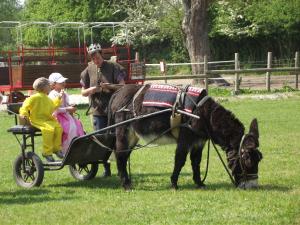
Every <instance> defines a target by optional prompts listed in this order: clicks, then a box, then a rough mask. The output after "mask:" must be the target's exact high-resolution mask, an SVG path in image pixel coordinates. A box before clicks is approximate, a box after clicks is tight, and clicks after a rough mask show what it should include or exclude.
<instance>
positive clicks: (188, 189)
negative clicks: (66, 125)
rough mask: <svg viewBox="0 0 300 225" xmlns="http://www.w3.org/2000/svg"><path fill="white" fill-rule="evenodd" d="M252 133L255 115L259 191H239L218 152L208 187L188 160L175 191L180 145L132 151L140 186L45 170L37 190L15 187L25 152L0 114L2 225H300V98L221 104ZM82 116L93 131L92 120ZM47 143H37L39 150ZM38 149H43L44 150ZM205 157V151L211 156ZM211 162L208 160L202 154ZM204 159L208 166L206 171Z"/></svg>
mask: <svg viewBox="0 0 300 225" xmlns="http://www.w3.org/2000/svg"><path fill="white" fill-rule="evenodd" d="M222 104H223V105H224V106H225V107H226V108H228V109H230V110H232V112H234V114H235V115H236V116H237V117H238V118H240V120H241V121H242V122H243V123H244V124H245V126H246V129H248V127H249V124H250V122H251V119H252V118H253V117H257V119H258V121H259V128H260V149H261V151H262V152H263V155H264V158H263V160H262V162H261V164H260V174H259V176H260V180H259V182H260V185H261V186H260V188H259V189H258V190H250V191H244V190H237V189H235V188H234V187H233V185H232V184H231V183H230V180H229V178H228V176H227V175H226V173H225V171H224V169H223V167H222V165H221V163H220V161H219V160H218V159H217V156H216V154H215V152H214V151H212V153H211V162H210V168H209V174H208V178H207V180H206V185H207V188H206V189H204V190H198V189H195V186H194V185H193V182H192V177H191V167H190V161H189V160H187V163H186V165H185V167H184V168H183V170H182V173H181V176H180V178H179V185H180V189H179V190H178V191H173V190H171V189H170V182H169V177H170V174H171V171H172V167H173V158H174V147H175V146H174V145H168V146H160V147H156V148H147V149H144V150H141V151H137V152H134V153H133V154H132V158H131V171H132V180H133V185H134V189H133V191H131V192H125V191H123V190H122V189H121V188H120V182H119V179H118V178H117V176H116V175H115V174H116V167H115V163H113V164H112V166H113V168H112V170H113V176H112V177H111V178H107V179H103V178H101V177H100V174H101V172H102V167H100V171H99V175H97V177H96V178H95V179H94V180H92V181H85V182H79V181H76V180H74V179H73V178H72V177H71V176H70V174H69V172H68V169H67V168H64V169H63V170H61V171H56V172H46V173H45V178H44V181H43V184H42V186H41V187H39V188H33V189H30V190H26V189H24V188H19V187H17V186H16V184H15V182H14V180H13V177H12V165H13V161H14V159H15V157H16V156H17V155H18V154H19V152H20V150H19V147H18V145H17V142H16V141H15V140H14V137H13V136H12V135H11V134H8V133H7V132H6V129H7V128H8V127H10V126H11V125H12V124H13V118H12V117H8V116H7V115H6V114H5V113H4V112H0V122H1V124H2V126H1V137H2V139H1V145H0V152H1V163H0V177H1V180H0V184H1V185H0V224H1V225H2V224H5V225H6V224H300V165H299V160H300V144H299V140H300V128H299V127H300V100H299V98H291V99H286V100H278V101H270V100H237V101H227V102H224V103H222ZM84 111H85V107H84V106H81V108H80V114H81V119H82V120H83V122H84V125H85V127H86V128H87V130H88V131H91V126H90V123H89V119H88V118H87V117H85V116H84V115H83V114H84ZM40 144H41V140H40V139H39V138H37V147H38V149H39V148H40ZM38 152H40V150H38ZM205 152H206V151H205ZM203 158H204V159H205V156H204V157H203ZM204 165H205V160H203V165H202V168H204Z"/></svg>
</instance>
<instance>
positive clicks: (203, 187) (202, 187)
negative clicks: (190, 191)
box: [197, 183, 206, 189]
mask: <svg viewBox="0 0 300 225" xmlns="http://www.w3.org/2000/svg"><path fill="white" fill-rule="evenodd" d="M205 188H206V185H205V184H204V183H200V184H197V189H205Z"/></svg>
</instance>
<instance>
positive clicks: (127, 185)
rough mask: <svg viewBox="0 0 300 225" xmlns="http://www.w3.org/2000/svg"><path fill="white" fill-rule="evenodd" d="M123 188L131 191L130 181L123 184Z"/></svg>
mask: <svg viewBox="0 0 300 225" xmlns="http://www.w3.org/2000/svg"><path fill="white" fill-rule="evenodd" d="M123 188H124V190H125V191H131V189H132V186H131V183H128V184H123Z"/></svg>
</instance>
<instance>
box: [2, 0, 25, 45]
mask: <svg viewBox="0 0 300 225" xmlns="http://www.w3.org/2000/svg"><path fill="white" fill-rule="evenodd" d="M20 9H21V6H20V5H19V2H18V0H1V1H0V12H1V13H0V21H14V20H18V16H19V11H20ZM2 25H4V26H7V25H8V24H2ZM13 32H14V30H13V29H10V30H9V29H0V46H1V49H2V50H3V49H6V48H11V45H13V42H12V39H13V38H12V34H13Z"/></svg>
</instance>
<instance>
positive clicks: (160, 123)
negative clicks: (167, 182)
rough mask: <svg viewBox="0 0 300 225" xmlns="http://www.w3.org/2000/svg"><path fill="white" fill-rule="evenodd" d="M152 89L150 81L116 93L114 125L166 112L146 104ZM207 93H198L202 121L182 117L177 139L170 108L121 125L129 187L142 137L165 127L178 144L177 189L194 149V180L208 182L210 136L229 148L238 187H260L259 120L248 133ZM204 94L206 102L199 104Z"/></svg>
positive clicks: (119, 152) (121, 168)
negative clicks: (204, 176) (205, 161)
mask: <svg viewBox="0 0 300 225" xmlns="http://www.w3.org/2000/svg"><path fill="white" fill-rule="evenodd" d="M149 88H150V85H145V86H142V85H133V84H128V85H125V86H124V87H123V88H121V89H119V90H118V91H117V92H116V93H114V95H113V96H112V98H111V101H110V105H109V118H110V119H109V120H110V123H120V122H123V121H126V120H128V119H132V118H134V117H136V116H141V115H146V114H149V113H153V112H158V111H162V109H161V108H159V107H151V106H145V105H143V100H144V97H145V94H146V93H147V92H148V91H149ZM206 95H207V94H206V91H203V92H202V93H201V94H200V95H199V97H198V99H197V100H196V102H195V103H196V104H195V105H194V108H193V110H192V114H193V115H196V116H198V117H200V119H199V118H193V117H190V116H187V115H182V119H181V123H180V126H179V135H178V137H175V136H176V135H174V134H173V133H172V132H171V128H170V127H171V122H170V117H171V116H172V112H171V111H168V112H163V113H161V114H159V115H155V116H153V117H147V118H144V119H139V120H135V121H133V122H131V123H129V124H125V125H122V126H118V127H117V128H116V130H115V132H116V145H115V153H116V159H117V168H118V174H119V175H120V178H121V183H122V186H123V187H124V188H125V189H130V188H131V180H130V178H129V176H128V172H127V168H126V166H127V160H128V157H129V156H130V154H131V149H132V148H133V147H134V146H135V145H136V144H137V142H138V140H139V138H144V139H146V140H147V139H148V140H151V139H153V137H157V136H159V135H161V134H162V133H163V131H166V132H165V133H163V136H164V139H166V140H170V141H173V142H174V141H175V142H177V148H176V154H175V162H174V169H173V173H172V175H171V186H172V188H174V189H178V184H177V183H178V177H179V174H180V171H181V169H182V167H183V166H184V164H185V161H186V157H187V154H188V153H190V160H191V165H192V170H193V181H194V182H195V184H196V185H197V187H199V188H202V187H203V186H204V184H203V183H202V182H201V177H200V162H201V158H202V150H203V147H204V145H205V143H206V141H207V140H208V139H211V140H212V141H213V143H215V144H218V145H219V146H220V147H221V148H222V149H223V150H224V151H225V152H226V156H227V162H228V167H229V168H230V169H231V173H232V176H233V178H234V181H235V185H236V186H237V187H243V188H254V187H258V182H257V180H258V164H259V162H260V160H261V159H262V153H261V152H260V151H259V150H258V147H259V140H258V139H259V132H258V124H257V120H256V119H253V121H252V122H251V125H250V129H249V132H248V133H247V134H245V128H244V126H243V124H242V123H241V122H240V121H239V120H238V119H237V118H236V117H235V116H234V115H233V114H232V113H231V112H230V111H229V110H226V109H225V108H224V107H223V106H221V105H220V104H219V103H217V102H215V101H214V100H213V99H212V98H210V97H205V96H206ZM204 97H205V98H207V100H206V101H205V102H203V103H202V104H199V102H200V100H201V99H203V98H204Z"/></svg>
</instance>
